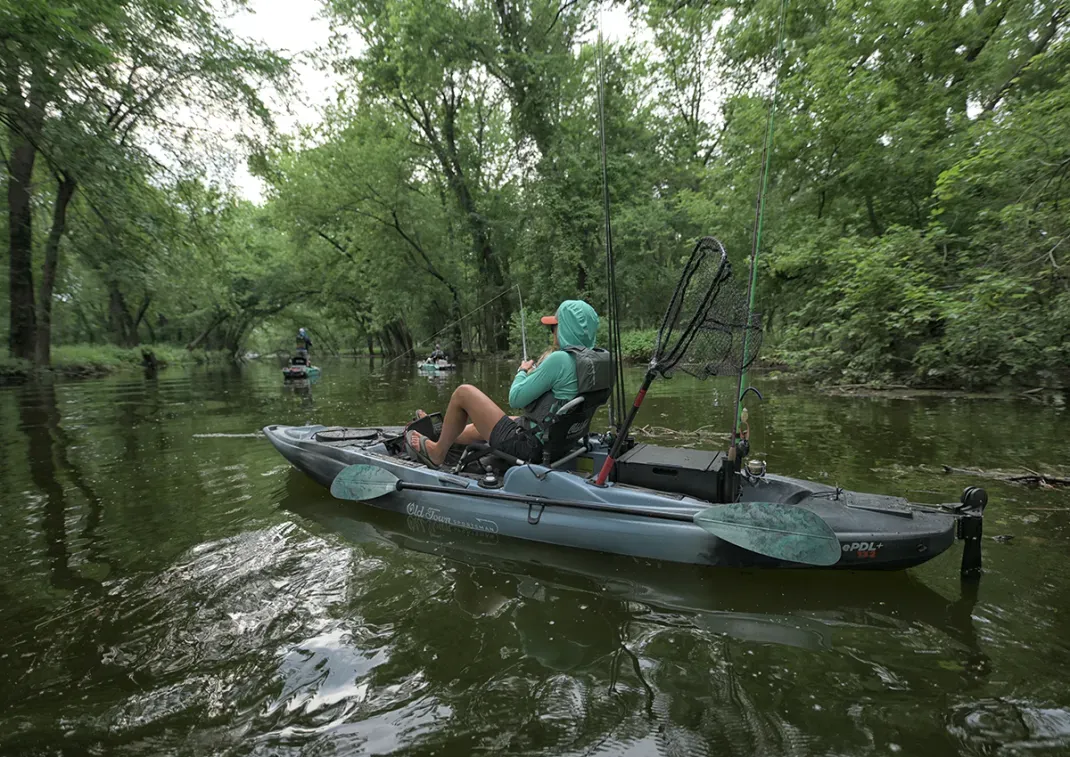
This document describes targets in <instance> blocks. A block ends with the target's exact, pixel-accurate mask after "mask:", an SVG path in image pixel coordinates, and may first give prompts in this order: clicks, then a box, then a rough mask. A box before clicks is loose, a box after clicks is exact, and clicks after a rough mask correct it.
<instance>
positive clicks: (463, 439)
mask: <svg viewBox="0 0 1070 757" xmlns="http://www.w3.org/2000/svg"><path fill="white" fill-rule="evenodd" d="M478 441H486V439H483V437H482V436H480V435H479V431H478V430H477V429H476V424H474V423H469V424H468V425H467V426H465V427H464V431H462V432H461V435H460V436H458V437H457V438H456V439H454V440H453V443H454V444H460V445H462V446H465V447H467V446H468V445H469V444H475V443H476V442H478Z"/></svg>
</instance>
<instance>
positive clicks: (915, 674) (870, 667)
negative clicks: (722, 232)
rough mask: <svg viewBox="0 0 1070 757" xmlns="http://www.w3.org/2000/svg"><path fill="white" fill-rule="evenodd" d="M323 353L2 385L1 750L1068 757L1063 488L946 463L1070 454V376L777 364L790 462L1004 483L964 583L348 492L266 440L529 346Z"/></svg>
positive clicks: (772, 434) (892, 486)
mask: <svg viewBox="0 0 1070 757" xmlns="http://www.w3.org/2000/svg"><path fill="white" fill-rule="evenodd" d="M324 367H325V370H324V373H323V376H322V378H321V380H320V381H318V382H317V383H315V384H313V385H311V386H309V385H303V386H284V385H283V383H282V381H281V380H280V377H279V372H278V367H277V366H275V365H274V364H272V363H267V362H263V363H258V364H253V365H246V366H243V367H227V368H196V369H188V370H184V369H181V368H172V369H169V370H167V371H165V372H163V373H161V374H160V375H159V376H158V377H155V378H152V377H142V376H140V375H124V376H119V377H111V378H107V379H100V380H92V381H84V382H71V383H57V384H54V385H53V384H37V385H32V384H31V385H25V386H19V387H5V388H0V428H2V429H3V431H4V434H3V436H2V438H0V485H2V488H3V492H4V497H3V500H2V502H0V528H2V533H3V537H4V543H3V549H2V550H0V679H2V680H3V681H4V686H3V687H2V688H0V753H3V754H60V753H63V754H108V755H113V754H117V755H123V754H297V753H301V754H310V755H320V754H349V753H353V754H357V753H359V754H412V755H469V754H539V755H580V754H583V755H587V754H614V755H654V754H660V755H702V754H711V755H713V754H716V755H735V754H738V755H756V754H762V755H781V754H783V755H829V754H844V755H870V754H873V755H884V754H909V755H948V754H968V755H982V754H984V755H993V754H999V755H1003V754H1030V755H1038V754H1070V685H1068V684H1067V681H1068V680H1070V491H1067V490H1063V491H1058V490H1051V491H1048V490H1037V489H1027V488H1023V487H1018V486H1012V485H1003V484H999V483H991V482H984V481H979V480H976V479H971V478H967V477H962V476H956V475H944V474H942V473H940V472H938V471H939V469H940V466H941V465H945V464H946V465H950V466H956V467H967V466H978V467H982V468H1013V467H1020V466H1023V465H1024V466H1028V467H1030V468H1035V469H1040V468H1044V467H1051V466H1062V467H1064V468H1065V467H1066V464H1067V462H1068V461H1070V412H1068V411H1067V410H1066V409H1065V405H1064V402H1065V401H1064V399H1063V398H1062V397H1059V396H1056V397H1050V396H1049V397H1045V398H1043V399H1041V400H1037V399H1030V398H1028V397H1019V398H1016V399H990V398H987V399H986V398H962V397H960V398H946V397H939V398H938V397H931V398H915V399H906V398H857V397H855V398H845V397H829V396H823V395H820V394H817V393H815V392H813V391H810V390H807V389H805V388H792V387H789V386H785V385H781V384H779V383H777V382H774V381H770V380H764V381H763V380H761V379H759V381H758V386H759V387H760V388H761V389H762V390H763V393H764V394H765V400H764V402H762V403H751V413H750V415H751V427H752V431H753V433H752V441H753V446H754V448H755V450H756V452H757V454H758V456H760V457H764V458H765V459H767V460H768V463H769V468H770V470H771V471H774V472H778V473H784V474H788V475H799V476H803V477H808V478H814V479H817V480H822V481H827V482H829V483H835V484H839V485H841V486H844V487H845V488H852V489H862V490H869V491H877V492H885V493H896V494H903V495H906V496H909V497H911V498H913V499H915V500H919V501H931V502H940V501H955V500H957V498H958V494H959V492H960V491H961V489H962V487H963V486H965V485H969V484H979V483H980V484H987V488H988V490H989V493H990V497H991V505H990V507H989V511H988V513H987V515H986V519H985V533H986V538H985V540H984V552H985V566H986V573H985V576H984V578H983V579H982V581H981V583H980V585H979V587H977V588H976V590H969V589H967V590H963V589H962V588H961V587H960V585H959V581H958V561H959V556H960V554H961V547H960V546H956V547H955V548H954V549H953V550H952V551H951V552H949V553H947V554H945V555H943V556H941V557H940V558H937V559H936V560H934V561H932V562H930V563H928V564H926V565H924V566H922V567H920V568H917V569H914V570H912V571H909V572H906V573H893V574H856V575H850V574H838V573H828V572H797V573H791V572H765V573H763V572H756V571H729V570H697V569H690V568H686V567H680V566H671V565H658V564H645V563H639V562H637V561H635V560H629V559H621V558H612V557H609V556H603V555H599V554H596V553H586V552H575V551H568V550H560V549H550V548H547V547H541V546H533V545H531V544H528V543H517V542H510V543H506V542H495V541H494V540H493V539H492V538H490V537H488V536H487V535H479V536H476V535H472V536H469V535H467V534H463V533H462V534H458V533H450V532H445V531H441V530H436V529H434V528H432V529H431V530H429V529H428V524H426V523H424V522H422V521H420V522H409V521H406V520H405V519H403V518H400V517H396V516H393V515H391V514H388V513H381V512H378V511H375V510H374V509H373V508H369V507H367V506H361V505H358V504H355V503H351V502H341V501H337V500H333V499H332V498H331V497H330V495H329V493H328V492H326V491H325V490H323V489H321V488H319V487H318V486H316V485H315V484H314V483H312V482H311V481H309V480H307V479H306V478H305V477H303V476H302V475H301V474H300V473H298V472H297V471H295V470H292V469H290V468H289V467H288V466H287V465H286V464H285V463H284V461H283V460H282V459H281V458H280V457H279V456H278V454H277V453H276V452H275V451H274V450H273V449H272V448H271V446H270V444H268V442H267V441H266V440H265V439H263V438H262V437H257V436H255V433H256V431H257V429H259V428H260V427H262V426H264V425H266V424H269V423H285V424H305V423H313V422H322V423H326V424H342V423H344V424H348V425H362V424H376V423H378V424H382V423H387V422H392V423H400V422H403V421H404V420H406V419H407V418H408V417H410V416H411V413H412V411H413V410H415V409H416V408H417V407H423V408H427V409H433V408H437V407H442V406H444V405H445V402H446V400H447V399H448V397H449V393H450V391H451V389H452V387H453V386H454V385H456V384H457V383H459V382H460V381H462V380H465V381H471V382H473V383H477V384H479V385H481V386H485V387H488V388H490V389H491V393H492V395H493V396H495V397H496V398H497V399H499V400H501V399H504V397H505V394H506V393H507V385H508V382H509V380H510V378H511V375H512V371H513V366H512V365H508V364H498V363H481V364H471V365H467V366H463V367H462V370H461V371H460V372H459V373H458V374H457V375H455V376H449V377H445V378H443V379H428V378H425V377H421V376H418V375H416V373H415V371H412V372H410V371H409V368H408V366H407V365H406V366H405V367H402V366H401V365H400V363H398V364H394V365H392V366H389V367H388V368H387V370H385V371H384V370H382V369H381V368H380V367H379V366H376V368H375V369H370V368H369V366H368V364H367V363H366V362H334V363H327V364H326V365H325V366H324ZM640 378H641V375H640V373H639V372H637V371H631V372H630V373H629V375H628V380H629V384H630V390H632V391H634V389H635V387H636V386H637V384H638V382H639V379H640ZM731 392H732V388H731V387H730V386H729V385H728V384H727V383H723V384H722V383H717V382H707V383H698V382H696V381H692V380H690V379H688V378H686V377H678V378H675V379H673V380H672V381H666V382H661V383H658V384H655V386H654V389H653V390H652V391H651V393H650V395H649V396H648V399H647V401H646V404H645V405H644V408H643V412H642V414H641V415H640V418H639V421H638V423H639V425H641V426H645V427H646V431H647V432H648V433H660V434H663V435H662V436H660V437H658V438H657V439H656V441H658V442H659V443H663V444H665V443H670V444H671V443H679V444H685V443H698V444H699V446H719V445H720V442H719V440H718V439H717V438H716V437H715V436H711V435H710V434H709V433H703V434H701V435H698V436H696V435H694V434H690V435H680V436H678V437H675V438H673V437H669V436H665V435H664V434H665V433H666V432H664V431H660V430H659V429H658V428H655V427H664V428H671V429H676V430H691V431H694V430H696V429H700V428H702V427H708V428H707V429H706V432H712V431H715V430H718V429H719V430H724V429H726V428H727V427H728V424H729V412H730V411H729V410H728V408H727V407H726V402H725V401H726V399H727V398H729V397H730V396H731ZM997 536H998V537H1007V536H1009V537H1013V538H1011V539H1009V540H1007V539H1005V538H1000V539H996V538H994V537H997Z"/></svg>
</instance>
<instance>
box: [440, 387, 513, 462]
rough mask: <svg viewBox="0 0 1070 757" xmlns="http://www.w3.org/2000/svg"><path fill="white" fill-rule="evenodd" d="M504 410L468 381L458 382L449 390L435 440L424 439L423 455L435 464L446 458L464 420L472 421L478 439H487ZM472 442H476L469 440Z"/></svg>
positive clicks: (460, 434) (463, 426)
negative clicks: (448, 397) (447, 402)
mask: <svg viewBox="0 0 1070 757" xmlns="http://www.w3.org/2000/svg"><path fill="white" fill-rule="evenodd" d="M504 415H505V412H504V411H503V410H502V409H501V408H500V407H498V406H497V405H496V404H494V400H492V399H491V398H490V397H488V396H487V395H485V394H484V393H483V392H481V391H480V390H479V389H477V388H476V387H474V386H472V385H471V384H461V385H460V386H459V387H457V388H456V389H454V390H453V396H452V397H450V404H449V406H448V407H447V408H446V414H445V416H444V417H443V419H442V431H441V433H439V436H438V441H437V442H432V441H430V440H429V441H428V442H427V454H428V455H429V456H430V458H431V460H432V461H433V462H434V463H435V464H436V465H441V464H442V461H444V460H445V459H446V453H447V452H448V451H449V448H450V445H451V444H453V443H454V442H455V441H458V440H459V439H460V438H461V436H462V434H464V433H465V432H466V431H467V428H466V427H467V425H468V421H469V420H471V421H472V426H474V427H475V432H476V433H477V434H478V435H479V436H478V438H479V439H489V438H490V432H491V431H492V430H493V429H494V425H495V424H496V423H497V422H498V421H500V420H501V419H502V417H503V416H504ZM472 441H476V440H475V439H472Z"/></svg>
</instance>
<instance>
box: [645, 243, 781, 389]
mask: <svg viewBox="0 0 1070 757" xmlns="http://www.w3.org/2000/svg"><path fill="white" fill-rule="evenodd" d="M747 310H748V298H747V294H746V291H745V290H744V289H743V287H742V286H740V285H739V283H738V282H736V281H735V279H733V277H732V265H731V264H730V263H729V262H728V253H727V252H725V249H724V245H722V244H721V243H720V242H719V241H718V240H716V239H714V238H713V237H703V238H702V239H700V240H699V241H698V244H696V245H695V249H694V250H693V251H692V253H691V258H690V259H689V260H688V262H687V265H686V267H685V268H684V272H683V275H681V277H680V282H679V283H678V284H677V285H676V291H675V292H673V296H672V300H671V301H670V302H669V307H668V308H667V309H666V311H665V318H664V320H663V321H662V324H661V328H660V329H659V330H658V338H657V342H656V343H655V346H654V356H653V358H652V359H651V368H652V369H653V370H654V371H656V372H657V373H659V374H660V375H662V376H664V377H666V378H668V377H670V376H672V374H673V373H675V372H676V371H677V370H681V371H684V372H685V373H689V374H691V375H692V376H695V377H697V378H699V379H705V378H708V377H710V376H724V375H728V374H737V373H739V372H740V371H742V370H743V369H745V368H747V367H748V366H749V365H750V364H751V363H753V362H754V359H755V358H756V357H757V356H758V351H759V348H760V347H761V344H762V328H761V315H760V314H758V313H752V314H750V315H749V316H748V312H747Z"/></svg>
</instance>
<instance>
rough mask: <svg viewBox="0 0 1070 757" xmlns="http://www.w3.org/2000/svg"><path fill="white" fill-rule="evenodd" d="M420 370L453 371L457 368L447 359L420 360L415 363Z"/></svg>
mask: <svg viewBox="0 0 1070 757" xmlns="http://www.w3.org/2000/svg"><path fill="white" fill-rule="evenodd" d="M416 366H417V367H418V368H419V369H420V370H421V371H428V372H435V371H454V370H457V366H456V365H454V364H453V363H451V362H449V361H448V360H431V359H430V358H429V359H427V360H421V361H420V362H418V363H417V364H416Z"/></svg>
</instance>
